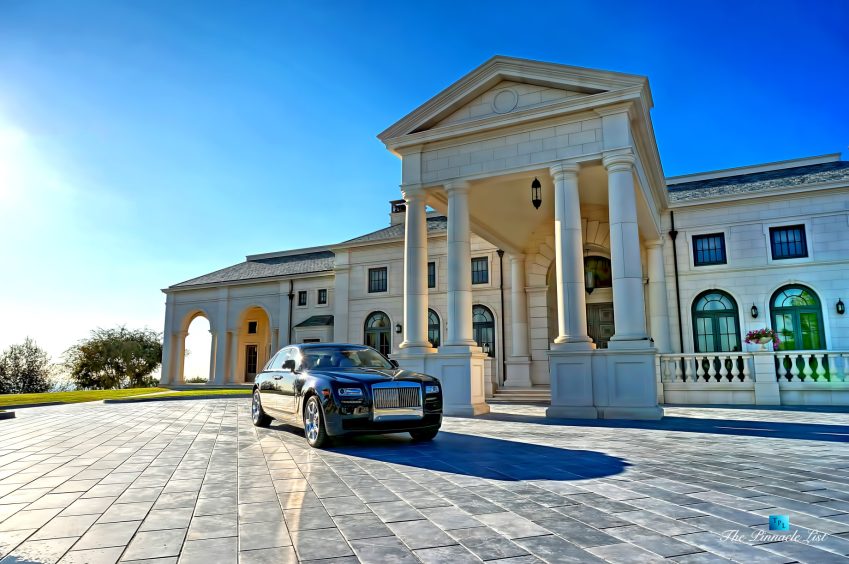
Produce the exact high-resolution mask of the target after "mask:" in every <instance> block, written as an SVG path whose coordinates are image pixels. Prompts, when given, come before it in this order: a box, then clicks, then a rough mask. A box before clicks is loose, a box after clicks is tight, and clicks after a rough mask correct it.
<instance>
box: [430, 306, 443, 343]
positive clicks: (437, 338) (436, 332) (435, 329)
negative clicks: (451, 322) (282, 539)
mask: <svg viewBox="0 0 849 564" xmlns="http://www.w3.org/2000/svg"><path fill="white" fill-rule="evenodd" d="M441 337H442V332H441V331H440V324H439V316H438V315H437V314H436V312H435V311H433V310H432V309H429V310H427V340H428V341H430V344H431V346H432V347H434V348H436V347H438V346H440V345H441V344H442V338H441Z"/></svg>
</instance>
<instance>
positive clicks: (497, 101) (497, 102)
mask: <svg viewBox="0 0 849 564" xmlns="http://www.w3.org/2000/svg"><path fill="white" fill-rule="evenodd" d="M518 103H519V95H518V94H516V91H515V90H510V89H509V88H506V89H504V90H502V91H500V92H498V93H497V94H496V95H495V97H494V98H493V99H492V111H494V112H495V113H497V114H506V113H507V112H509V111H512V110H513V109H514V108H515V107H516V104H518Z"/></svg>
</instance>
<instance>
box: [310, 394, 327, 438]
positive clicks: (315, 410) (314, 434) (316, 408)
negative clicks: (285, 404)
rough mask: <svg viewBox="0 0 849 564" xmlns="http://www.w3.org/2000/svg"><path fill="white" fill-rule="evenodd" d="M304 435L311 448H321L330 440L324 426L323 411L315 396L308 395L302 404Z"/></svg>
mask: <svg viewBox="0 0 849 564" xmlns="http://www.w3.org/2000/svg"><path fill="white" fill-rule="evenodd" d="M304 437H305V438H306V439H307V444H309V445H310V446H311V447H313V448H321V447H323V446H325V445H326V444H327V443H329V442H330V437H329V436H328V435H327V430H326V429H325V427H324V411H323V410H322V409H321V403H320V402H319V401H318V397H317V396H310V399H308V400H307V405H306V406H304Z"/></svg>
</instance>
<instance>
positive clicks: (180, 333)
mask: <svg viewBox="0 0 849 564" xmlns="http://www.w3.org/2000/svg"><path fill="white" fill-rule="evenodd" d="M174 334H175V335H177V336H178V337H185V336H186V335H188V334H189V331H188V330H185V331H174Z"/></svg>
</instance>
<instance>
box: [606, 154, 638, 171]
mask: <svg viewBox="0 0 849 564" xmlns="http://www.w3.org/2000/svg"><path fill="white" fill-rule="evenodd" d="M601 164H603V165H604V168H606V169H607V172H621V171H630V170H631V169H632V168H634V165H635V164H637V159H636V158H634V155H632V154H630V153H614V154H611V155H605V156H604V157H603V158H602V159H601Z"/></svg>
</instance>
